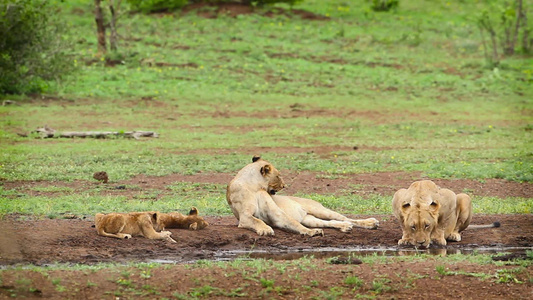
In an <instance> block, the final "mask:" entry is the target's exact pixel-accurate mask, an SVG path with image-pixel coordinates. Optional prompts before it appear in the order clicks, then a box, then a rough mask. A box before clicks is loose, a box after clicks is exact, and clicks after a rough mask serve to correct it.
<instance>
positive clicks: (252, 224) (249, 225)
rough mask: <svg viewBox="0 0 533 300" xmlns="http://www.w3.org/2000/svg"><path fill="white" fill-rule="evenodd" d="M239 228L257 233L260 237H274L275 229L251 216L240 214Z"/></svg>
mask: <svg viewBox="0 0 533 300" xmlns="http://www.w3.org/2000/svg"><path fill="white" fill-rule="evenodd" d="M239 217H240V218H239V228H246V229H250V230H253V231H255V232H256V233H257V234H258V235H274V229H272V227H270V226H268V225H267V224H266V223H265V222H263V221H262V220H260V219H258V218H256V217H254V216H252V215H251V214H242V213H241V214H240V216H239Z"/></svg>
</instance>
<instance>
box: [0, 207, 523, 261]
mask: <svg viewBox="0 0 533 300" xmlns="http://www.w3.org/2000/svg"><path fill="white" fill-rule="evenodd" d="M355 217H357V216H355ZM360 217H362V216H360ZM364 217H365V218H366V217H369V216H366V215H365V216H364ZM374 217H376V218H377V219H379V220H380V227H379V228H378V229H377V230H367V229H354V230H352V232H350V233H342V232H340V231H337V230H333V229H326V230H325V235H324V236H323V237H313V238H309V237H302V236H300V235H298V234H294V233H289V232H285V231H282V230H278V229H275V236H268V237H263V236H258V235H257V234H255V233H254V232H252V231H249V230H246V229H241V228H238V227H237V220H236V218H234V217H233V216H231V217H229V216H226V217H215V216H210V217H209V216H208V217H206V220H207V221H208V222H209V223H210V224H211V225H210V226H209V227H207V228H206V229H203V230H199V231H190V230H180V229H170V231H171V232H172V233H173V235H172V237H173V238H174V239H175V240H177V241H178V243H177V244H172V243H169V242H166V241H160V240H149V239H145V238H142V237H136V238H133V239H129V240H119V239H113V238H106V237H101V236H98V235H97V234H96V230H95V229H94V228H93V227H91V226H92V225H93V221H92V220H89V219H55V220H51V219H42V220H21V219H20V218H17V216H9V217H7V218H5V219H4V220H2V221H0V245H1V246H0V249H1V251H0V253H1V257H0V264H4V265H6V264H16V263H32V264H38V265H42V264H49V263H54V262H63V263H89V264H90V263H97V262H124V263H126V262H128V261H148V260H150V259H166V260H171V261H176V262H187V261H194V260H198V259H216V258H217V257H219V256H221V255H223V254H224V252H227V251H230V252H235V251H252V250H253V251H260V250H261V251H267V252H279V251H303V250H314V251H319V250H320V249H322V250H324V249H330V248H337V249H350V248H354V247H356V248H361V249H367V248H368V249H370V248H387V249H390V248H396V246H397V241H398V239H399V238H400V237H401V235H402V233H401V229H400V228H399V226H398V223H397V221H396V220H395V219H394V218H393V217H392V216H389V215H379V216H374ZM494 221H500V222H501V224H502V226H501V227H500V228H494V229H483V230H468V229H467V230H466V231H465V232H464V234H463V241H461V242H457V243H450V245H448V248H449V249H450V250H453V249H464V248H471V247H476V248H477V247H531V246H532V245H533V216H532V215H475V216H474V217H473V221H472V222H473V224H490V223H492V222H494Z"/></svg>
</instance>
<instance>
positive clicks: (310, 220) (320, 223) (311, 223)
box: [301, 215, 353, 232]
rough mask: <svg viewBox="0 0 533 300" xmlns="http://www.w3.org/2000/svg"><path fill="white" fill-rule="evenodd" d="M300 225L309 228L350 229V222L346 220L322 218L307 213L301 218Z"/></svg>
mask: <svg viewBox="0 0 533 300" xmlns="http://www.w3.org/2000/svg"><path fill="white" fill-rule="evenodd" d="M301 223H302V225H304V226H306V227H311V228H326V227H327V228H337V229H339V230H340V231H342V232H349V231H351V230H352V227H353V225H352V223H350V222H348V221H337V220H322V219H319V218H317V217H315V216H313V215H307V216H305V217H304V218H303V220H302V222H301Z"/></svg>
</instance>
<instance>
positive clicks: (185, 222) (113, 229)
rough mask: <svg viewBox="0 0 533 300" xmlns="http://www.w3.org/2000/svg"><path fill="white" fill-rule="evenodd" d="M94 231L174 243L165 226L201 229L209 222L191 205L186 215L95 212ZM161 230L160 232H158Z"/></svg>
mask: <svg viewBox="0 0 533 300" xmlns="http://www.w3.org/2000/svg"><path fill="white" fill-rule="evenodd" d="M94 223H95V227H96V231H97V232H98V234H99V235H101V236H106V237H114V238H119V239H130V238H131V237H132V236H144V237H146V238H149V239H158V240H167V241H169V242H172V243H176V241H175V240H174V239H172V238H171V237H170V236H171V235H172V233H171V232H170V231H165V228H184V229H191V230H197V229H203V228H205V227H207V226H209V224H208V223H207V222H206V221H205V220H204V219H203V218H202V217H200V216H198V210H197V209H196V207H193V208H192V209H191V211H190V212H189V215H188V216H185V215H182V214H180V213H178V212H172V213H160V212H154V211H148V212H130V213H109V214H101V213H99V214H96V215H95V217H94ZM158 231H161V232H158Z"/></svg>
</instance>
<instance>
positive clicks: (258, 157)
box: [252, 155, 261, 162]
mask: <svg viewBox="0 0 533 300" xmlns="http://www.w3.org/2000/svg"><path fill="white" fill-rule="evenodd" d="M260 159H261V156H259V155H254V157H252V162H256V161H258V160H260Z"/></svg>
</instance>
